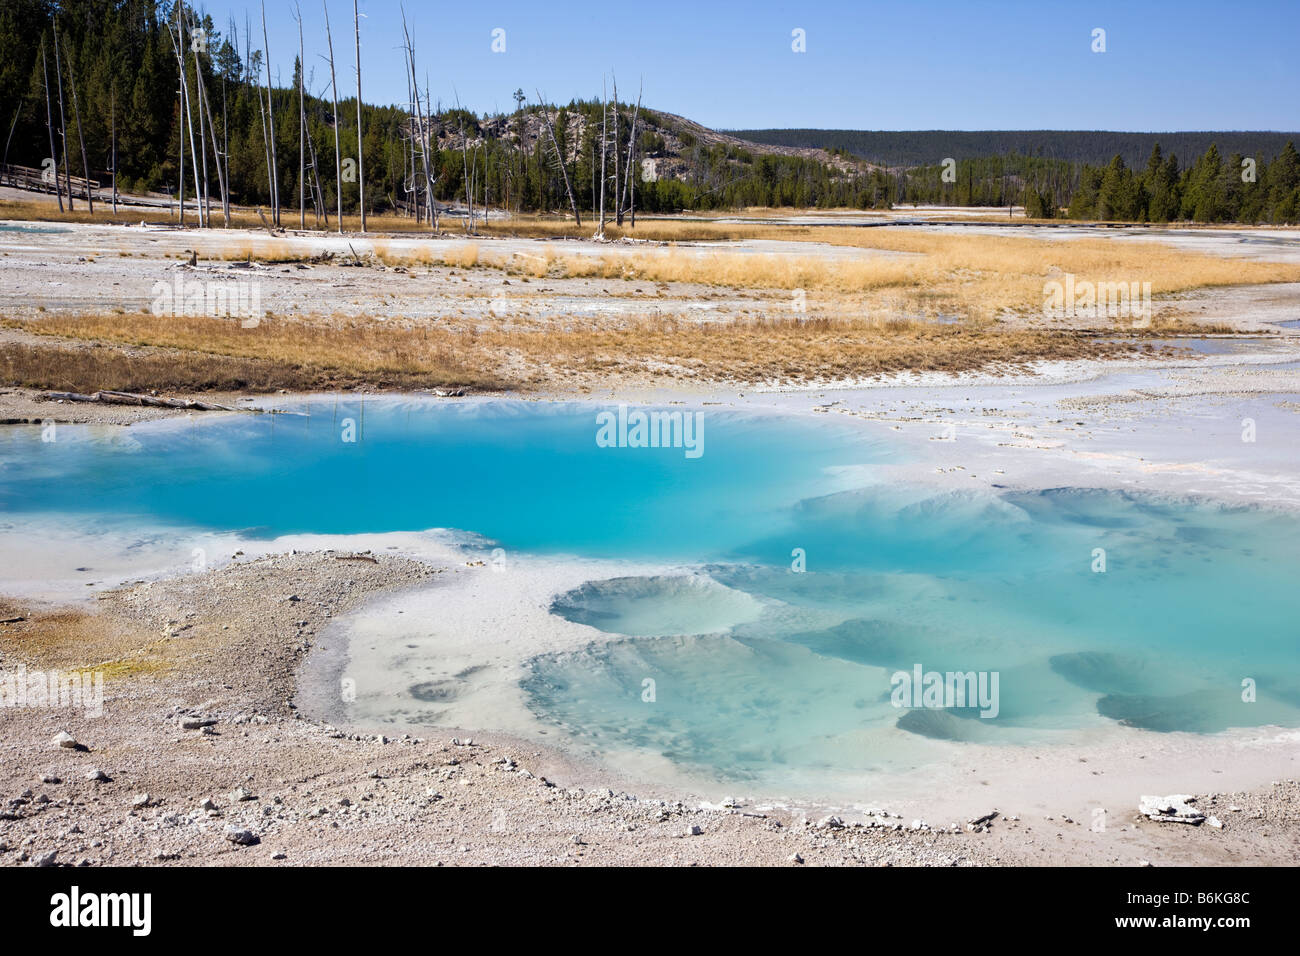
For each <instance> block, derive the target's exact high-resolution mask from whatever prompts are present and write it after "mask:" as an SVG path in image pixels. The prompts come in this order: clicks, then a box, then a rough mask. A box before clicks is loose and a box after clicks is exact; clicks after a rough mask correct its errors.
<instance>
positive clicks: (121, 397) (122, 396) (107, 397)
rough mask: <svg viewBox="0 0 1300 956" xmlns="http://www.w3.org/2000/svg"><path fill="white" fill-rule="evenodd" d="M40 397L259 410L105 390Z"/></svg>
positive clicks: (210, 409) (209, 409)
mask: <svg viewBox="0 0 1300 956" xmlns="http://www.w3.org/2000/svg"><path fill="white" fill-rule="evenodd" d="M41 397H42V398H44V399H45V400H46V401H63V402H99V403H100V404H103V405H152V406H155V407H157V408H184V409H190V410H192V411H199V412H249V411H259V409H252V408H235V407H233V406H231V405H218V404H216V403H215V402H200V401H195V400H193V399H188V398H159V397H158V396H157V395H138V394H136V393H134V392H113V391H107V390H100V391H98V392H95V393H94V394H92V395H83V394H81V393H80V392H46V393H45V394H44V395H42V396H41Z"/></svg>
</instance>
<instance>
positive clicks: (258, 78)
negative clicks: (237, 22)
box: [244, 16, 275, 197]
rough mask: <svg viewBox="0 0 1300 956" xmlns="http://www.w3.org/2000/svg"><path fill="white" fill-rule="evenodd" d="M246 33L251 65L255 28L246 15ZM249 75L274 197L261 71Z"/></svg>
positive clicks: (269, 192) (247, 58)
mask: <svg viewBox="0 0 1300 956" xmlns="http://www.w3.org/2000/svg"><path fill="white" fill-rule="evenodd" d="M244 35H245V37H247V40H248V44H247V52H246V56H245V60H244V62H245V63H248V64H250V65H251V63H252V57H253V54H252V46H253V28H252V24H251V23H250V22H249V20H248V17H247V16H245V18H244ZM248 76H249V77H250V78H253V79H254V81H255V83H256V87H257V90H256V91H257V115H258V117H259V118H260V119H261V121H262V151H263V152H264V153H265V154H266V192H267V195H268V196H271V197H274V187H273V186H272V182H273V181H274V175H275V174H274V173H273V172H272V165H271V138H270V136H268V135H267V132H266V112H265V111H264V110H263V109H262V75H261V71H260V70H259V71H258V72H257V73H256V74H254V73H253V72H252V71H251V70H250V71H249V73H248Z"/></svg>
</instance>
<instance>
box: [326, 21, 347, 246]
mask: <svg viewBox="0 0 1300 956" xmlns="http://www.w3.org/2000/svg"><path fill="white" fill-rule="evenodd" d="M321 6H322V7H324V8H325V40H326V42H327V43H328V44H329V50H330V92H331V93H332V94H333V97H334V198H335V200H336V201H337V203H338V220H339V235H343V154H342V153H341V152H340V151H339V84H338V81H337V80H336V79H335V77H334V36H333V35H332V34H331V33H330V8H329V4H328V3H327V2H326V0H321Z"/></svg>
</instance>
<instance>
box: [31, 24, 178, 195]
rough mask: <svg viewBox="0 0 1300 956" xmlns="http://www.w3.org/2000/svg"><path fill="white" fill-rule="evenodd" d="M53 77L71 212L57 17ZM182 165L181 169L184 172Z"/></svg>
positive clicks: (70, 182) (65, 181) (65, 183)
mask: <svg viewBox="0 0 1300 956" xmlns="http://www.w3.org/2000/svg"><path fill="white" fill-rule="evenodd" d="M54 79H55V81H56V82H57V83H58V86H59V139H60V141H61V142H62V143H63V183H64V185H65V186H66V187H67V189H68V212H72V210H73V205H72V173H71V172H70V171H69V170H68V120H67V117H66V115H65V114H64V112H63V65H62V60H61V59H60V57H59V18H58V17H55V18H54ZM184 169H185V167H184V165H183V164H182V166H181V170H182V172H184Z"/></svg>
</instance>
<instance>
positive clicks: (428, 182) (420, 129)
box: [402, 7, 438, 232]
mask: <svg viewBox="0 0 1300 956" xmlns="http://www.w3.org/2000/svg"><path fill="white" fill-rule="evenodd" d="M402 36H403V37H404V38H405V40H406V63H407V71H408V72H407V76H408V84H409V85H408V89H409V91H410V92H411V94H412V96H413V97H414V102H413V104H412V107H413V108H412V115H413V116H414V117H415V137H416V138H417V139H418V140H419V143H420V161H421V165H422V166H423V168H424V195H425V201H426V202H427V203H428V204H429V221H430V223H431V224H432V229H433V231H434V232H437V231H438V212H437V207H436V206H435V204H434V200H433V183H434V176H433V172H432V170H431V169H430V168H429V139H428V137H426V135H425V127H424V113H423V110H422V109H421V106H420V81H419V79H418V76H419V74H418V73H417V72H416V69H415V44H414V43H413V42H412V41H411V33H410V31H409V30H408V29H407V27H406V8H405V7H402ZM425 92H426V93H427V92H428V86H427V83H426V87H425ZM431 135H432V130H430V131H429V136H431ZM411 150H412V152H411V176H412V178H414V176H415V152H414V151H415V146H414V144H412V146H411ZM417 197H418V192H417ZM417 209H418V198H417Z"/></svg>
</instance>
